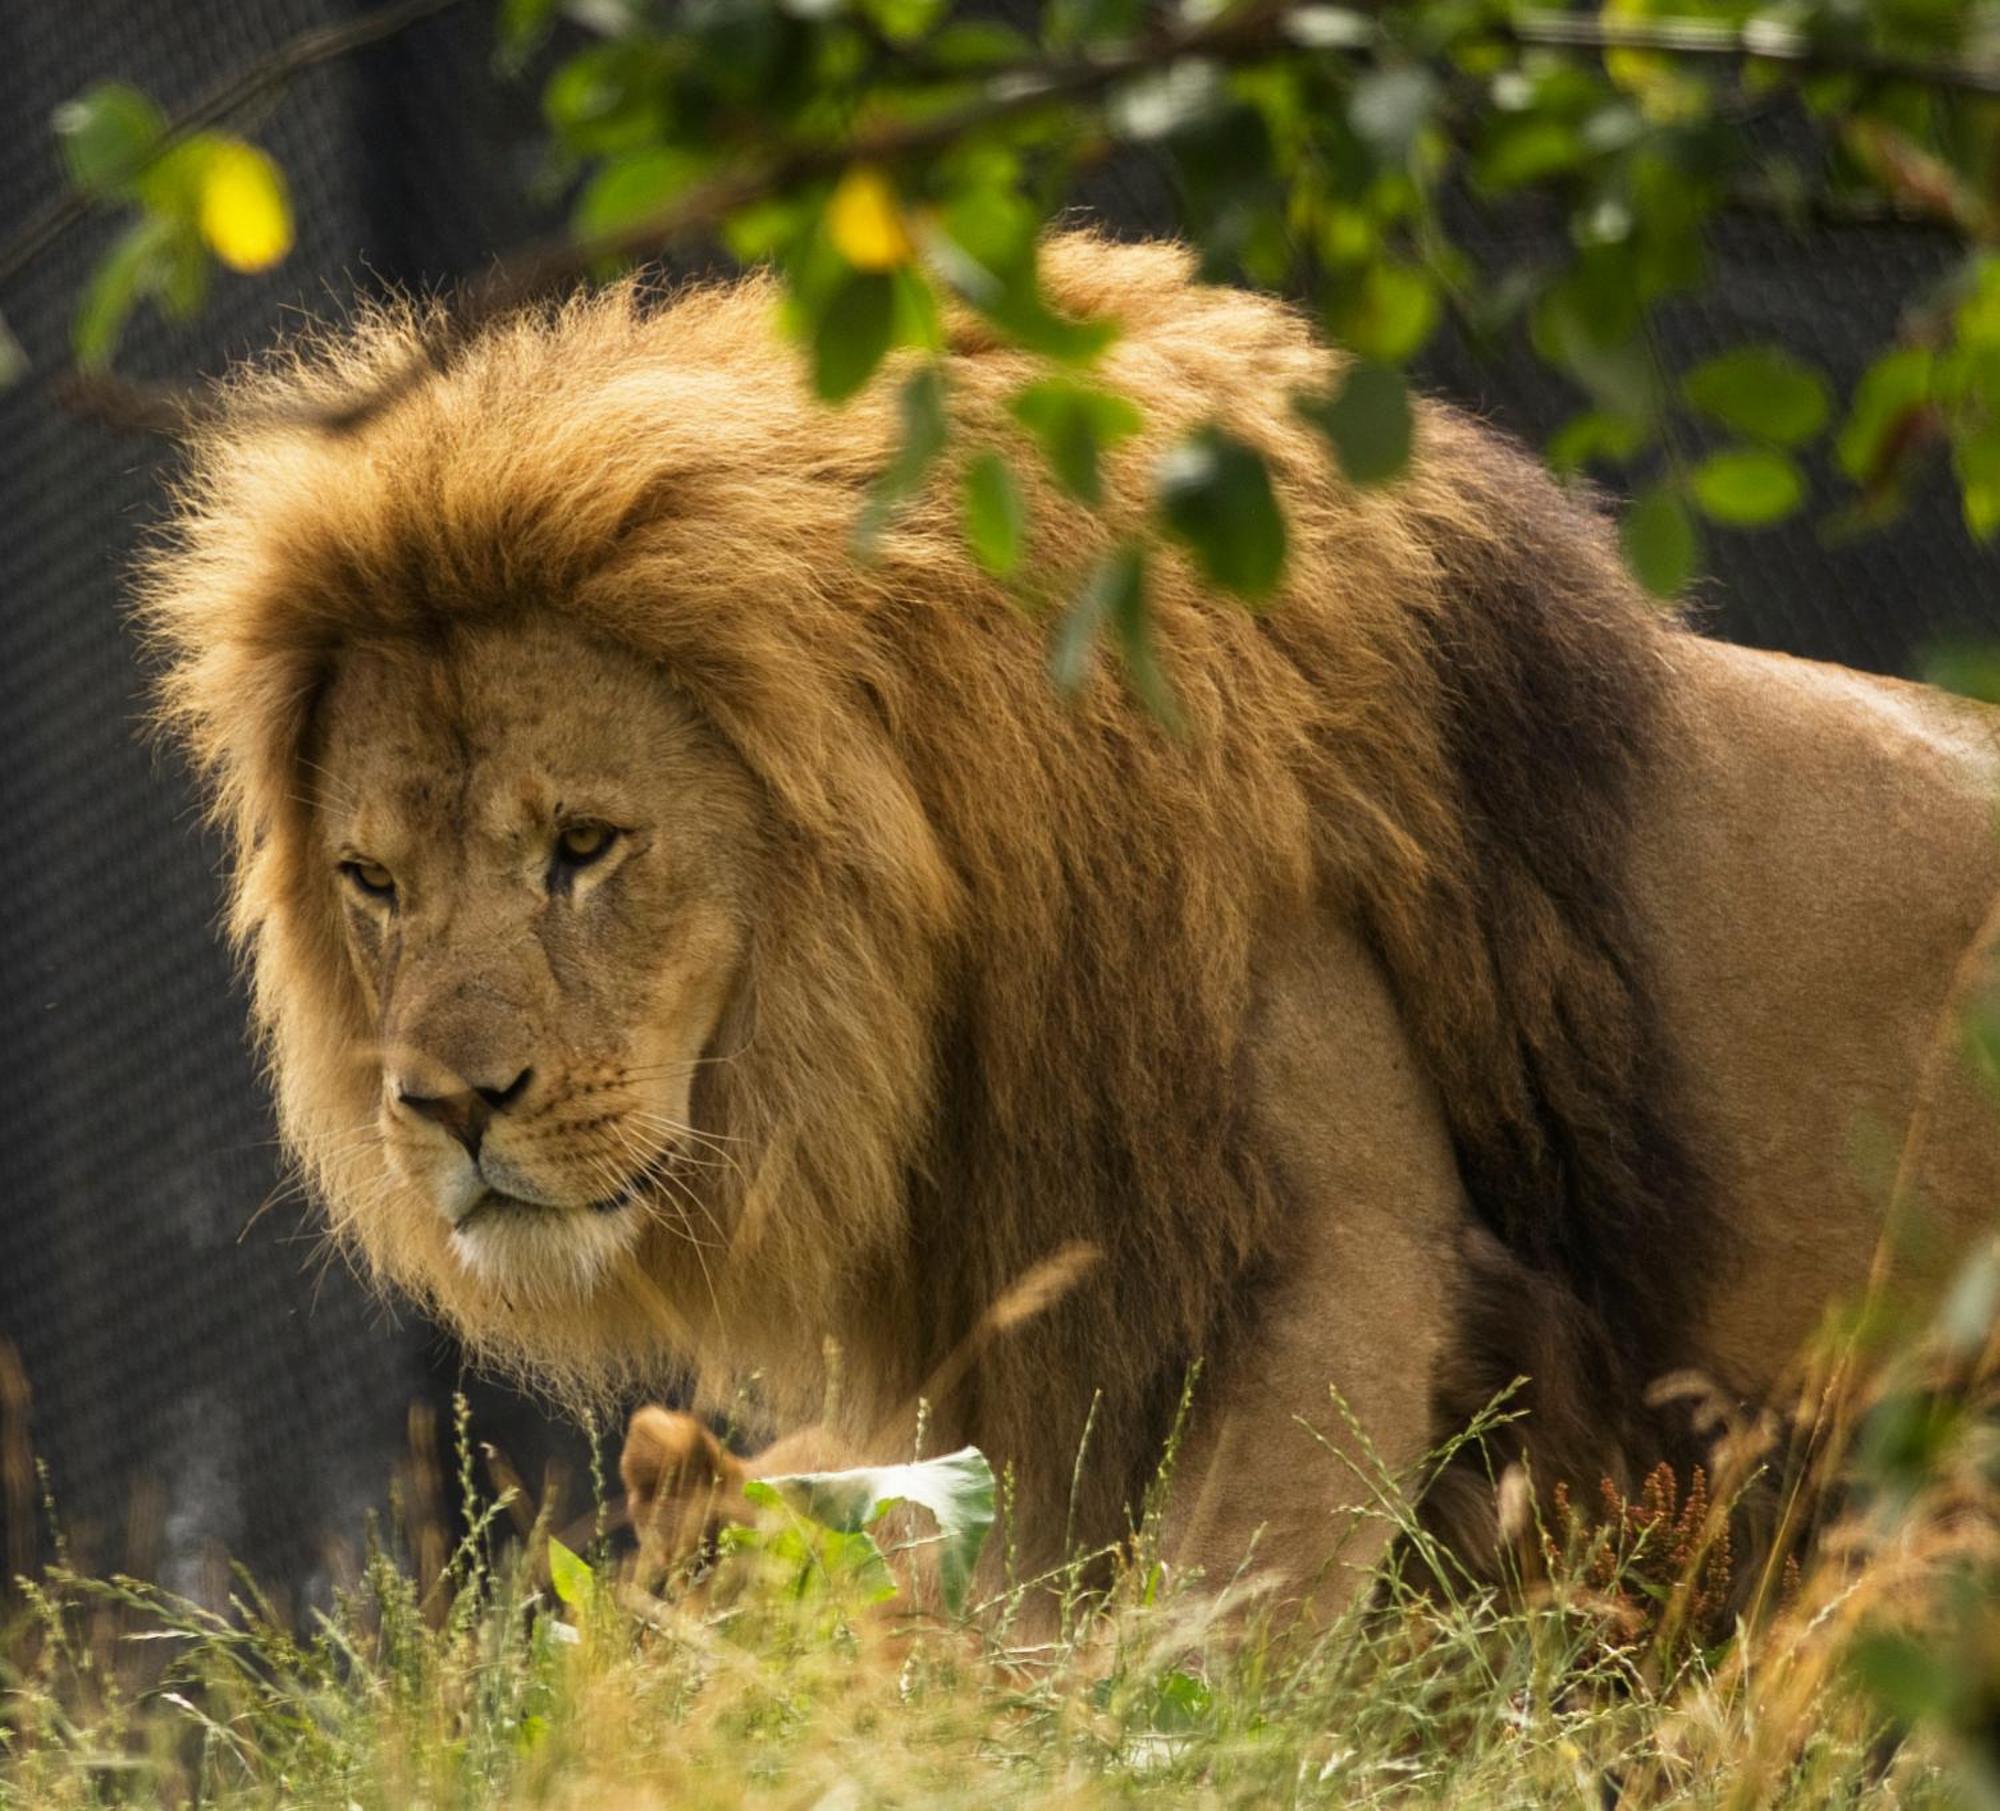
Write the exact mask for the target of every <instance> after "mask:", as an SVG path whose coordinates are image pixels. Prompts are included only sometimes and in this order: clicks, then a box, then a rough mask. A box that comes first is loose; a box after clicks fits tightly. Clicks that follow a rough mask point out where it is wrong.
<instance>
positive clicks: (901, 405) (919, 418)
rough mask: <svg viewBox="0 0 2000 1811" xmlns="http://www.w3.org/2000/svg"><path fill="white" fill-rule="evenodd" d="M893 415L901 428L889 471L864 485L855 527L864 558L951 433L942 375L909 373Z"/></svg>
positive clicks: (921, 370)
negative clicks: (864, 498)
mask: <svg viewBox="0 0 2000 1811" xmlns="http://www.w3.org/2000/svg"><path fill="white" fill-rule="evenodd" d="M896 413H897V415H898V417H899V418H900V420H901V422H902V427H903V439H902V444H901V445H900V446H899V447H898V448H897V449H896V457H895V458H894V459H893V460H891V461H890V463H889V468H888V470H887V471H885V472H884V473H883V474H882V475H881V477H879V478H877V479H876V480H875V482H874V483H873V484H872V485H870V486H869V489H868V501H867V502H866V503H865V504H864V505H863V506H862V510H861V519H860V521H859V523H858V524H857V525H856V528H855V540H856V542H857V543H858V546H859V550H860V552H861V554H862V555H863V557H864V558H865V557H866V556H867V555H868V554H870V553H871V552H872V551H873V549H874V546H875V543H876V541H877V540H878V539H879V538H880V536H881V533H882V530H883V529H884V528H885V527H887V526H888V523H889V518H890V516H891V515H892V514H893V513H894V512H895V509H896V506H897V504H899V503H901V502H903V501H905V500H906V499H907V498H909V497H912V496H914V495H916V493H917V490H918V489H919V487H920V486H921V485H922V484H923V481H924V476H925V474H926V473H927V472H929V470H930V469H931V466H932V464H933V463H934V462H935V461H936V459H937V456H938V454H939V453H940V452H942V451H943V450H944V443H945V439H946V436H947V435H948V434H949V432H950V428H949V424H948V423H947V422H946V420H945V412H944V373H943V372H942V371H941V370H940V369H939V368H938V367H937V366H936V365H922V366H919V367H918V368H917V369H916V370H915V371H912V372H911V373H910V375H909V376H908V377H907V378H905V379H904V380H903V387H902V390H901V391H900V392H899V393H898V395H897V398H896Z"/></svg>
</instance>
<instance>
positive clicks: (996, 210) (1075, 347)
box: [924, 190, 1118, 365]
mask: <svg viewBox="0 0 2000 1811" xmlns="http://www.w3.org/2000/svg"><path fill="white" fill-rule="evenodd" d="M1041 225H1042V220H1041V216H1040V214H1039V213H1037V212H1036V210H1035V209H1033V208H1032V207H1030V206H1029V205H1028V204H1027V203H1026V202H1025V201H1023V200H1022V199H1021V197H1019V196H1018V195H1012V194H1006V193H1000V192H996V191H992V190H986V191H980V192H976V193H969V194H964V195H960V196H956V197H954V198H953V201H952V203H951V205H950V206H949V207H948V208H947V209H946V211H945V216H944V221H943V227H942V230H940V231H933V232H931V233H929V234H927V235H926V237H925V240H924V252H925V255H926V257H927V258H928V260H929V262H930V264H931V267H932V268H933V269H934V270H935V271H936V272H937V274H938V276H939V278H940V279H941V280H942V281H943V282H945V283H946V284H948V285H949V286H950V287H951V288H952V289H954V290H955V291H957V293H958V294H959V295H960V296H962V297H963V298H964V299H965V301H966V302H967V303H968V304H970V305H971V306H972V307H973V308H975V309H977V310H978V311H979V313H981V314H982V315H984V316H985V317H986V319H987V320H988V321H990V322H992V324H993V325H994V326H995V327H997V328H999V329H1000V331H1001V332H1002V333H1004V334H1005V335H1006V336H1007V337H1008V338H1009V339H1011V340H1013V341H1014V342H1015V343H1016V344H1017V345H1019V346H1021V347H1023V348H1025V349H1026V350H1027V351H1029V352H1039V353H1041V354H1042V355H1043V356H1044V357H1045V358H1052V359H1056V360H1059V361H1060V362H1062V363H1064V364H1072V365H1081V364H1088V363H1089V362H1090V361H1091V360H1092V359H1094V358H1096V357H1097V355H1098V354H1099V353H1100V352H1102V351H1103V350H1104V348H1105V347H1106V346H1108V345H1110V344H1111V342H1112V341H1113V340H1114V339H1116V338H1117V337H1118V327H1117V323H1116V322H1113V321H1107V320H1085V321H1079V320H1072V319H1070V318H1069V317H1068V316H1066V315H1061V314H1058V313H1057V312H1056V311H1055V310H1054V309H1052V308H1050V307H1049V305H1048V304H1047V303H1046V302H1045V301H1044V300H1043V299H1042V295H1041V290H1040V286H1039V284H1038V283H1037V281H1036V274H1035V242H1036V238H1037V235H1038V234H1039V232H1040V229H1041Z"/></svg>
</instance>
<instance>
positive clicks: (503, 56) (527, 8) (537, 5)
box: [494, 0, 559, 75]
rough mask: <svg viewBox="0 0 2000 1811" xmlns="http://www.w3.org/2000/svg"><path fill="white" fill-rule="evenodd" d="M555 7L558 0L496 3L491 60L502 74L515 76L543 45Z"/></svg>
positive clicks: (546, 38)
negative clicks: (494, 46)
mask: <svg viewBox="0 0 2000 1811" xmlns="http://www.w3.org/2000/svg"><path fill="white" fill-rule="evenodd" d="M558 3H559V0H500V17H499V19H498V21H497V22H496V25H495V28H494V35H495V38H496V40H497V42H498V51H497V54H496V58H495V60H496V61H497V62H498V63H499V65H500V70H501V73H502V74H504V75H518V74H519V73H520V72H521V71H522V70H523V69H525V68H526V67H527V65H528V60H529V59H530V58H531V57H533V56H534V54H535V52H536V51H538V50H540V49H541V47H542V45H543V44H544V43H545V42H547V40H548V35H549V28H550V27H551V26H552V25H553V24H554V22H555V15H556V7H557V5H558Z"/></svg>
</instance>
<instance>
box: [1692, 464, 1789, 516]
mask: <svg viewBox="0 0 2000 1811" xmlns="http://www.w3.org/2000/svg"><path fill="white" fill-rule="evenodd" d="M1693 485H1694V500H1695V502H1696V503H1698V504H1699V505H1700V506H1701V510H1702V513H1703V514H1704V515H1705V516H1707V517H1708V518H1709V519H1710V520H1711V521H1714V522H1722V523H1726V524H1727V525H1728V526H1729V527H1731V528H1759V527H1762V526H1764V525H1765V524H1766V523H1770V522H1781V521H1783V520H1784V519H1785V517H1787V516H1789V515H1791V514H1792V513H1793V511H1795V510H1796V509H1797V508H1798V507H1799V505H1800V504H1801V503H1803V502H1804V501H1805V495H1806V480H1805V474H1804V473H1803V472H1801V471H1800V470H1799V468H1798V465H1797V464H1796V462H1795V461H1793V460H1792V458H1791V457H1790V456H1789V455H1787V454H1785V453H1780V452H1777V451H1775V450H1773V449H1771V448H1768V447H1736V448H1732V449H1730V450H1728V451H1725V452H1720V453H1713V454H1711V455H1710V456H1709V457H1708V458H1706V459H1704V460H1703V461H1702V462H1701V464H1699V465H1698V466H1696V467H1695V469H1694V478H1693Z"/></svg>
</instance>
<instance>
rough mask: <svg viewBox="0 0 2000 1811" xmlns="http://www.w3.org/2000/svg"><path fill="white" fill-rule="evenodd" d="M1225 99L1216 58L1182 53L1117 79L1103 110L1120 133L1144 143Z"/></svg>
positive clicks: (1171, 131)
mask: <svg viewBox="0 0 2000 1811" xmlns="http://www.w3.org/2000/svg"><path fill="white" fill-rule="evenodd" d="M1226 98H1227V97H1226V91H1225V89H1224V87H1223V83H1222V72H1221V70H1220V69H1218V68H1217V67H1216V65H1215V64H1214V63H1212V62H1209V61H1207V60H1206V59H1205V58H1201V57H1183V58H1181V59H1180V60H1179V61H1178V62H1174V63H1169V64H1168V65H1167V66H1166V67H1165V68H1164V69H1155V70H1151V71H1149V72H1148V73H1147V74H1145V75H1141V76H1135V77H1134V78H1133V79H1132V80H1131V81H1129V82H1124V83H1121V84H1120V85H1119V87H1118V88H1117V89H1115V90H1114V91H1113V93H1112V95H1111V98H1110V101H1109V104H1108V106H1107V107H1106V113H1107V115H1108V117H1109V119H1110V121H1111V125H1112V128H1113V129H1114V130H1115V131H1116V132H1118V133H1119V134H1120V135H1121V136H1122V137H1125V138H1129V139H1134V140H1136V141H1138V142H1139V143H1141V144H1146V143H1149V142H1151V141H1153V140H1155V139H1162V138H1168V137H1171V136H1172V135H1173V134H1174V133H1176V132H1182V131H1185V130H1186V129H1187V128H1188V127H1190V126H1192V125H1194V124H1196V123H1197V122H1198V121H1200V120H1202V119H1204V118H1206V117H1207V116H1209V115H1211V114H1213V113H1214V112H1216V111H1217V109H1218V108H1220V107H1221V105H1222V103H1223V101H1224V100H1225V99H1226Z"/></svg>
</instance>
